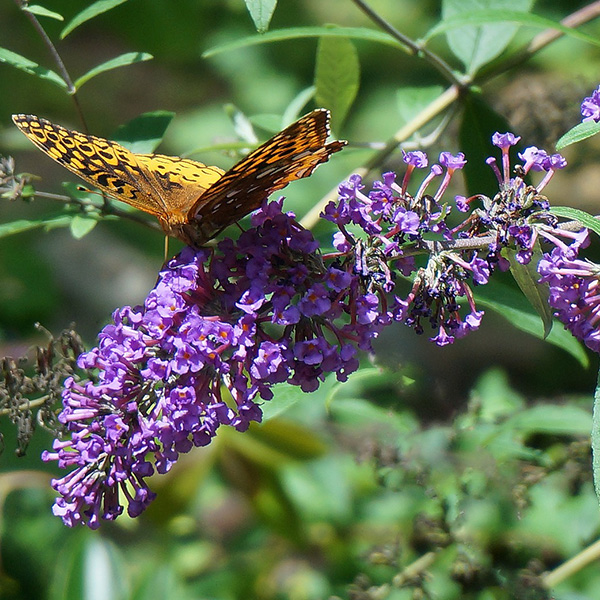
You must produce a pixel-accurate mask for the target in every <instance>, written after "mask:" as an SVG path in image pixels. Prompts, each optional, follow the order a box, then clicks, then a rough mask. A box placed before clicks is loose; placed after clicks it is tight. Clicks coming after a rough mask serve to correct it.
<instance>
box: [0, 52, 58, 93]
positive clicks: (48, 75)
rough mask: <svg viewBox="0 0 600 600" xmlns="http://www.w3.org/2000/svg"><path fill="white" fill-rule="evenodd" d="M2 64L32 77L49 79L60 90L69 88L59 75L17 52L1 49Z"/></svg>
mask: <svg viewBox="0 0 600 600" xmlns="http://www.w3.org/2000/svg"><path fill="white" fill-rule="evenodd" d="M0 62H3V63H6V64H7V65H12V66H13V67H15V68H17V69H20V70H21V71H25V73H29V74H30V75H35V76H36V77H39V78H40V79H47V80H48V81H51V82H52V83H54V84H56V85H57V86H58V87H60V88H63V89H67V87H68V86H67V83H66V82H65V80H64V79H63V78H62V77H61V76H60V75H59V74H58V73H55V72H54V71H51V70H50V69H46V68H45V67H41V66H40V65H38V64H37V63H35V62H33V61H32V60H29V59H28V58H25V57H24V56H21V55H20V54H17V53H16V52H12V51H11V50H7V49H6V48H0Z"/></svg>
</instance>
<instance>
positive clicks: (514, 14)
mask: <svg viewBox="0 0 600 600" xmlns="http://www.w3.org/2000/svg"><path fill="white" fill-rule="evenodd" d="M485 23H519V24H520V25H525V26H527V27H533V28H536V29H556V30H557V31H560V32H561V33H564V34H565V35H568V36H571V37H573V38H576V39H578V40H580V41H582V42H587V43H588V44H592V45H594V46H600V39H598V38H595V37H592V36H591V35H587V34H585V33H582V32H581V31H579V30H577V29H572V28H570V27H565V26H564V25H562V24H561V23H559V22H558V21H552V20H551V19H546V18H544V17H539V16H538V15H534V14H531V13H521V12H518V11H509V10H506V11H505V10H482V11H478V10H474V11H471V12H469V13H462V14H460V15H457V16H456V17H451V18H448V19H444V20H443V21H440V22H439V23H438V24H437V25H436V26H435V27H433V28H432V29H430V30H429V32H428V33H427V35H426V36H425V37H424V40H426V41H428V40H430V39H432V38H434V37H435V36H437V35H440V34H442V33H446V31H450V30H452V29H457V28H458V27H463V26H465V25H483V24H485Z"/></svg>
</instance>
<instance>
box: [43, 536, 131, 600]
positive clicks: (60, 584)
mask: <svg viewBox="0 0 600 600" xmlns="http://www.w3.org/2000/svg"><path fill="white" fill-rule="evenodd" d="M61 560H62V563H63V568H62V569H57V570H56V571H55V579H54V581H53V582H52V586H51V588H50V589H51V592H50V594H49V596H48V597H49V600H59V598H60V599H61V598H88V599H91V598H111V600H125V598H129V597H130V595H129V594H128V589H127V587H128V582H129V578H128V576H127V573H126V569H125V562H124V557H123V555H122V554H121V552H120V551H119V549H118V548H117V547H116V546H115V545H114V544H112V543H110V542H109V541H107V540H105V539H104V538H102V537H99V536H86V537H83V536H80V537H79V539H78V540H73V541H72V543H71V544H69V547H68V548H66V549H63V552H62V555H61Z"/></svg>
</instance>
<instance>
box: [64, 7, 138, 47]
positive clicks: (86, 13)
mask: <svg viewBox="0 0 600 600" xmlns="http://www.w3.org/2000/svg"><path fill="white" fill-rule="evenodd" d="M124 2H127V0H98V1H97V2H94V3H93V4H90V6H88V7H87V8H84V9H83V10H82V11H81V12H79V13H77V14H76V15H75V16H74V17H73V18H72V19H71V20H70V21H69V22H68V23H67V24H66V25H65V27H64V29H63V30H62V31H61V32H60V39H61V40H62V39H64V38H66V37H67V36H68V35H69V33H71V31H73V30H74V29H76V28H77V27H79V26H80V25H81V24H82V23H85V22H86V21H89V20H90V19H93V18H94V17H96V16H98V15H100V14H102V13H104V12H106V11H109V10H111V9H112V8H114V7H115V6H119V4H123V3H124Z"/></svg>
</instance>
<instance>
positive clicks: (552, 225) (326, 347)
mask: <svg viewBox="0 0 600 600" xmlns="http://www.w3.org/2000/svg"><path fill="white" fill-rule="evenodd" d="M519 139H520V138H518V137H517V136H515V135H513V134H511V133H504V134H500V133H496V134H494V136H493V138H492V142H493V144H494V146H495V147H496V148H497V150H496V152H497V153H499V158H496V157H490V158H489V159H488V160H487V163H488V165H489V167H490V168H491V169H492V170H493V172H494V173H495V175H496V178H497V181H498V188H499V190H498V193H497V194H496V195H495V196H494V197H493V198H488V197H487V196H485V195H483V194H476V195H474V196H471V197H469V198H467V197H464V196H460V195H459V196H455V197H453V198H452V199H448V198H447V196H448V195H449V194H448V192H447V190H448V187H449V184H450V182H451V180H452V178H453V176H454V175H455V174H456V173H457V172H459V171H460V170H461V169H462V168H463V167H464V166H465V164H466V159H465V156H464V155H463V154H462V153H458V154H456V155H453V154H451V153H449V152H442V153H441V154H440V156H439V158H438V160H437V162H435V163H433V164H431V165H430V160H429V158H428V156H427V155H426V154H425V153H424V152H421V151H418V152H409V153H404V154H403V158H404V162H405V164H406V169H405V172H404V174H403V175H402V176H401V177H398V176H397V175H396V174H395V173H393V172H387V173H384V174H383V176H382V178H381V180H379V181H375V182H374V183H373V185H372V186H371V189H369V190H367V186H366V184H365V183H364V182H363V180H362V178H361V177H360V176H358V175H352V176H351V177H350V178H349V179H348V180H347V181H345V182H343V183H342V184H341V185H340V186H339V193H338V198H337V200H335V201H331V202H330V203H329V204H328V205H327V206H326V207H325V209H324V211H323V214H322V217H323V218H324V219H326V220H327V221H329V222H331V223H333V224H334V225H335V227H336V233H335V234H334V235H333V239H332V247H331V249H330V250H329V251H321V249H320V248H319V244H318V242H317V241H316V240H315V239H314V237H313V236H312V234H311V233H310V232H309V231H306V230H305V229H303V228H302V227H301V226H300V225H299V224H298V223H297V222H296V221H295V219H294V215H293V214H292V213H285V212H283V210H282V199H280V200H278V201H274V202H271V203H266V202H265V203H264V204H263V206H262V207H261V208H260V209H259V210H258V211H257V212H256V213H255V214H254V215H253V216H252V226H251V228H250V229H248V230H247V231H245V232H243V233H242V234H241V235H240V236H239V238H238V239H237V240H235V241H234V240H231V239H225V240H223V241H221V242H220V243H218V244H217V245H216V247H215V248H214V249H205V248H203V249H194V248H191V247H187V248H185V249H184V250H183V251H182V252H181V253H180V254H179V255H178V256H177V257H175V258H174V259H172V260H171V261H170V262H169V263H167V265H166V266H165V267H164V268H163V270H162V271H161V273H160V275H159V279H158V282H157V284H156V286H155V288H154V289H153V290H152V291H151V292H150V294H149V295H148V297H147V298H146V300H145V302H144V304H143V306H137V307H129V306H126V307H124V308H121V309H119V310H117V311H115V313H114V314H113V320H112V322H111V323H110V324H109V325H107V326H106V327H105V328H104V329H103V330H102V332H101V333H100V334H99V337H98V345H97V346H96V347H95V348H93V349H92V350H91V351H89V352H87V353H84V354H82V355H81V356H80V357H79V360H78V365H79V367H80V368H81V369H85V370H87V371H88V372H90V371H89V370H93V372H95V373H97V375H96V376H95V378H87V379H85V378H79V377H77V376H72V377H69V378H68V379H67V380H66V382H65V386H64V392H63V410H62V412H61V413H60V415H59V419H60V421H61V422H62V423H63V424H64V426H65V428H66V430H67V431H68V433H69V437H67V438H65V439H64V440H56V441H55V442H54V445H53V450H52V451H51V452H45V453H44V459H45V460H47V461H57V462H58V465H59V466H60V467H61V468H69V469H71V470H70V472H69V473H68V474H67V475H65V476H64V477H62V478H60V479H56V480H54V481H53V487H54V489H55V490H56V491H57V492H58V493H59V494H60V496H59V498H58V499H57V500H56V503H55V505H54V509H53V510H54V513H55V514H56V515H58V516H60V517H62V519H63V521H64V522H65V523H66V524H67V525H71V526H73V525H76V524H78V523H84V524H86V525H88V526H89V527H92V528H96V527H98V526H99V525H100V523H101V521H102V520H103V519H105V520H112V519H115V518H116V517H117V516H118V515H120V514H121V513H122V512H123V511H124V509H125V507H126V508H127V511H128V514H129V515H130V516H137V515H139V514H140V513H141V512H142V511H143V510H144V509H145V508H146V507H147V506H148V504H149V503H150V502H151V501H152V500H153V499H154V496H155V494H154V493H153V492H152V491H151V490H150V488H149V486H148V482H147V479H148V477H150V476H151V475H153V474H154V473H166V472H168V471H169V469H170V468H171V467H172V466H173V464H174V463H175V461H176V460H177V459H178V457H179V455H180V454H181V453H183V452H188V451H189V450H191V449H192V448H193V447H195V446H205V445H207V444H209V443H210V441H211V440H212V438H213V437H214V436H215V434H216V433H217V431H218V429H219V427H220V426H221V425H230V426H232V427H234V428H236V429H237V430H238V431H244V430H246V429H247V428H248V426H249V424H250V423H251V422H252V421H257V422H258V421H260V420H261V418H262V413H261V408H260V403H261V402H263V401H266V400H269V399H271V398H272V396H273V391H272V387H273V385H274V384H277V383H284V382H285V383H288V384H290V385H296V386H300V388H301V389H302V390H304V391H307V392H309V391H314V390H316V389H317V388H318V386H319V385H320V383H321V382H322V381H323V380H324V378H325V376H326V375H327V374H330V373H334V374H335V376H336V377H337V379H338V380H339V381H345V380H346V379H347V377H348V375H349V374H350V373H352V372H353V371H355V370H356V369H357V368H358V365H359V362H358V357H359V353H360V351H363V352H370V351H372V343H373V340H374V339H375V338H377V336H378V335H379V334H380V332H381V331H382V330H383V329H384V328H385V327H387V326H389V325H391V324H394V323H403V324H405V325H407V326H409V327H411V328H412V329H414V331H415V332H416V333H418V334H422V333H425V331H429V335H430V340H431V341H432V342H433V343H435V344H437V345H438V346H445V345H447V344H450V343H452V342H454V341H455V340H456V339H457V338H461V337H463V336H465V335H467V334H468V333H470V332H472V331H474V330H476V329H478V327H479V326H480V323H481V321H482V317H483V315H484V313H483V311H482V310H478V308H477V306H476V294H475V292H474V290H475V288H477V287H478V286H482V285H486V284H487V283H488V281H489V280H490V277H491V276H492V274H493V273H494V272H495V271H498V270H499V271H506V270H507V269H508V268H509V267H510V266H511V265H512V266H515V267H517V266H518V265H526V264H528V263H530V262H531V261H532V260H533V258H534V256H536V259H535V260H536V261H538V269H539V273H540V279H541V283H542V284H544V285H548V287H549V290H550V304H551V306H552V307H553V309H554V310H555V311H556V315H557V316H558V318H559V319H560V320H561V321H562V322H563V323H564V324H565V326H566V327H567V328H568V329H569V330H570V331H572V332H573V334H574V335H576V336H577V337H579V338H580V339H582V340H584V342H585V343H586V344H587V345H588V346H589V347H590V348H592V349H593V350H595V351H599V350H600V339H599V338H600V336H599V335H598V333H597V331H598V329H599V328H598V321H599V320H600V314H599V310H600V309H599V308H598V307H599V306H600V293H599V292H598V290H599V277H600V266H598V265H594V264H593V263H590V262H589V261H586V260H584V259H580V258H578V252H579V251H580V249H582V248H585V246H586V245H587V244H588V233H587V230H585V229H582V228H581V227H580V226H577V227H573V224H568V223H567V224H564V223H562V224H561V223H559V222H558V219H557V218H556V217H555V216H554V215H552V214H551V212H550V211H549V204H548V200H547V199H546V198H545V197H544V196H543V195H542V194H541V192H542V191H543V190H544V188H545V187H546V186H547V185H548V182H549V181H550V179H551V178H552V177H553V175H554V173H555V172H556V171H557V170H559V169H562V168H563V167H564V166H565V165H566V161H565V160H564V158H563V157H562V156H560V155H559V154H553V155H549V154H547V153H546V152H545V151H544V150H541V149H538V148H536V147H530V148H527V149H526V150H524V151H523V152H521V153H519V154H518V157H519V159H520V164H518V165H517V166H515V167H512V166H511V159H510V151H511V148H512V147H513V146H515V145H516V144H517V143H518V141H519ZM535 172H539V173H540V174H539V175H538V176H537V178H538V179H539V182H538V183H537V185H536V186H535V187H534V186H532V185H529V184H527V183H526V181H525V178H526V176H527V175H529V174H532V173H535ZM418 174H421V175H419V180H418V181H417V182H414V181H413V179H414V178H415V177H417V175H418ZM409 188H410V189H416V191H415V192H414V193H410V192H409ZM541 245H543V246H544V247H545V249H546V250H547V251H546V252H545V253H543V254H542V255H541V256H542V258H541V260H539V256H540V254H539V250H538V249H539V248H540V247H541Z"/></svg>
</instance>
